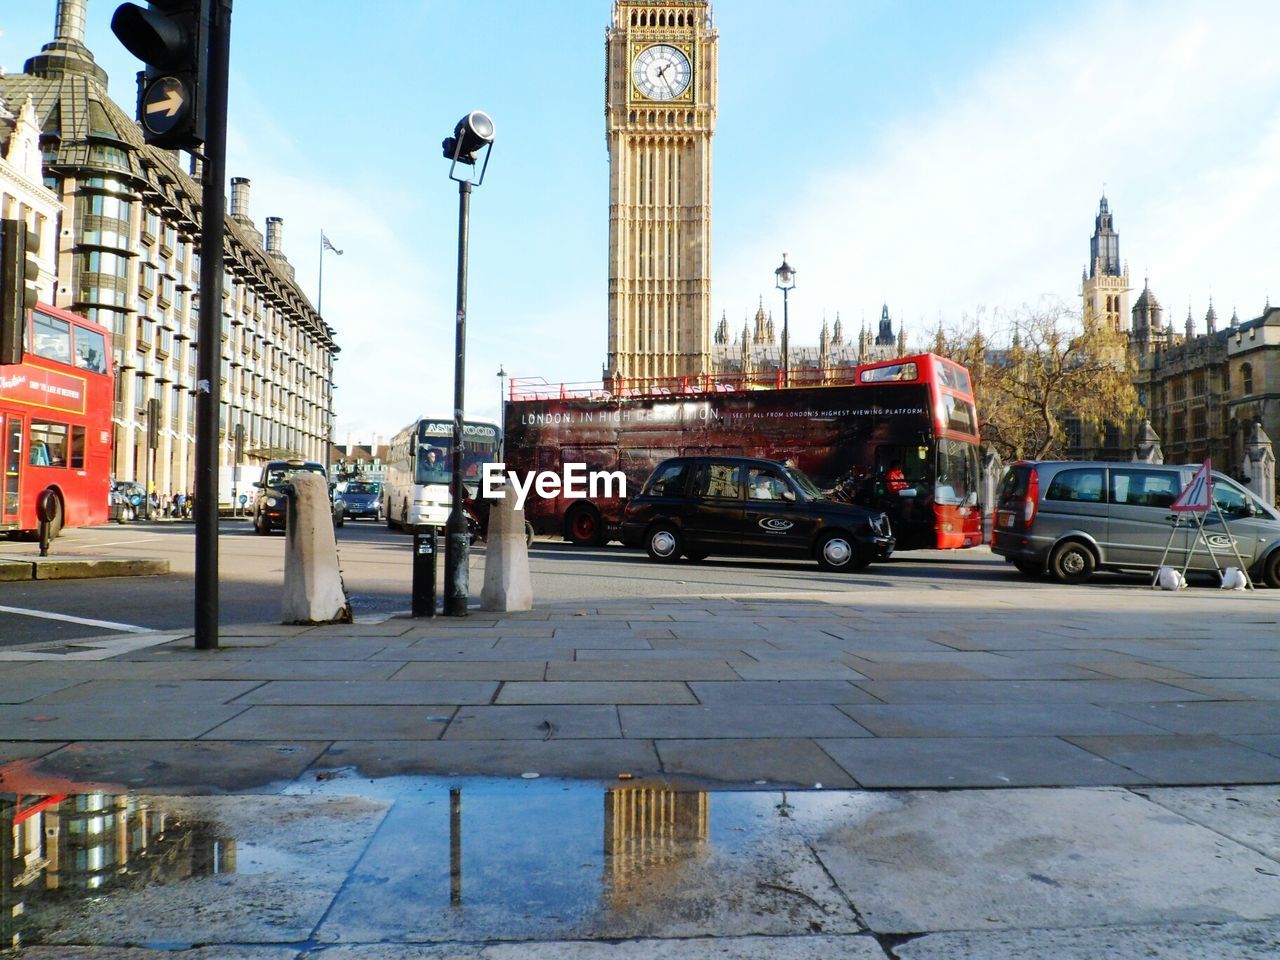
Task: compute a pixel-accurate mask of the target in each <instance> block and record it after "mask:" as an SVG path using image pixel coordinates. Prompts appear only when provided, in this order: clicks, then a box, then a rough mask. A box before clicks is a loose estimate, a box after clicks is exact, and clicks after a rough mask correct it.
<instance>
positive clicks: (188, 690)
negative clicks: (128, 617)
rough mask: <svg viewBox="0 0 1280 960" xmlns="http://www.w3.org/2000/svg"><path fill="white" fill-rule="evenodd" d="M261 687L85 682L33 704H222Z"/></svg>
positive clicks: (199, 682) (146, 707)
mask: <svg viewBox="0 0 1280 960" xmlns="http://www.w3.org/2000/svg"><path fill="white" fill-rule="evenodd" d="M258 686H261V682H260V681H257V680H85V681H83V682H81V683H77V684H75V685H74V686H72V685H66V686H64V687H62V688H61V689H59V690H56V691H54V692H52V693H47V694H41V695H40V696H38V697H36V698H35V699H34V700H33V701H32V704H33V705H62V704H77V703H103V702H105V703H111V702H118V703H127V704H129V705H130V706H131V707H132V708H133V709H134V710H138V711H143V710H149V709H151V707H153V706H162V707H167V706H175V705H176V706H196V705H207V704H215V703H217V704H225V703H230V702H231V701H232V700H234V699H236V698H237V697H239V696H240V695H241V694H245V693H248V692H249V691H250V690H253V689H254V688H255V687H258Z"/></svg>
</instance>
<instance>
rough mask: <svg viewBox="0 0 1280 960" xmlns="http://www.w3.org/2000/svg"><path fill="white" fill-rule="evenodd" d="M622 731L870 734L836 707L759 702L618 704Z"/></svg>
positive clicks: (671, 735)
mask: <svg viewBox="0 0 1280 960" xmlns="http://www.w3.org/2000/svg"><path fill="white" fill-rule="evenodd" d="M618 715H619V717H620V718H621V720H622V735H623V736H626V737H639V738H641V739H653V740H680V739H690V738H710V739H719V738H723V739H738V738H742V737H764V738H775V737H862V736H870V734H868V733H867V731H865V730H864V729H863V728H862V727H860V726H858V725H857V724H856V723H854V722H853V721H852V720H850V719H849V718H848V717H847V716H845V715H844V714H843V713H841V712H840V711H839V710H837V709H836V708H835V707H833V706H829V705H825V704H823V705H819V704H777V705H770V706H769V707H768V709H763V710H762V709H761V708H760V707H758V706H756V705H754V704H738V703H722V704H713V705H708V706H623V707H619V708H618Z"/></svg>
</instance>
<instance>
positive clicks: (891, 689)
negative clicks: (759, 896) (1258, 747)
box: [858, 680, 1261, 732]
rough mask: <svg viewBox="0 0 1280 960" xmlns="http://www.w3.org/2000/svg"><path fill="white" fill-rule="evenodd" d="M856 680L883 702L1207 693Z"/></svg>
mask: <svg viewBox="0 0 1280 960" xmlns="http://www.w3.org/2000/svg"><path fill="white" fill-rule="evenodd" d="M858 686H859V687H861V688H862V689H863V690H865V691H867V693H870V694H871V695H872V696H874V697H876V698H877V699H879V700H883V701H884V702H885V703H1008V702H1011V701H1025V702H1039V703H1048V702H1053V703H1145V702H1159V701H1183V702H1185V701H1190V700H1204V699H1207V698H1206V697H1205V696H1204V695H1202V694H1196V693H1191V692H1190V691H1187V690H1182V689H1180V688H1178V687H1172V686H1168V685H1167V684H1163V683H1159V682H1156V681H1153V680H955V681H950V680H863V681H860V682H859V683H858ZM1253 732H1261V731H1253Z"/></svg>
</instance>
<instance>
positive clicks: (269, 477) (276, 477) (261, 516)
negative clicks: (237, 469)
mask: <svg viewBox="0 0 1280 960" xmlns="http://www.w3.org/2000/svg"><path fill="white" fill-rule="evenodd" d="M299 473H318V474H320V476H322V477H323V476H324V475H325V472H324V464H323V463H317V462H316V461H314V460H272V461H271V462H270V463H268V464H267V465H266V466H265V467H263V468H262V479H261V480H259V481H258V482H257V483H255V484H254V486H255V487H257V488H258V495H257V496H256V497H255V498H254V501H253V531H254V533H258V534H262V535H266V534H268V533H270V532H271V531H272V529H273V528H276V527H278V528H280V529H281V530H283V529H284V526H285V517H286V516H287V515H288V509H289V481H290V480H292V479H293V477H294V476H295V475H297V474H299Z"/></svg>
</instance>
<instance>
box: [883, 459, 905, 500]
mask: <svg viewBox="0 0 1280 960" xmlns="http://www.w3.org/2000/svg"><path fill="white" fill-rule="evenodd" d="M884 488H885V489H886V490H887V491H889V493H897V492H898V491H900V490H905V489H907V477H906V475H905V474H904V473H903V472H902V461H901V460H895V461H893V463H891V464H889V472H888V473H886V474H885V475H884Z"/></svg>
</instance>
